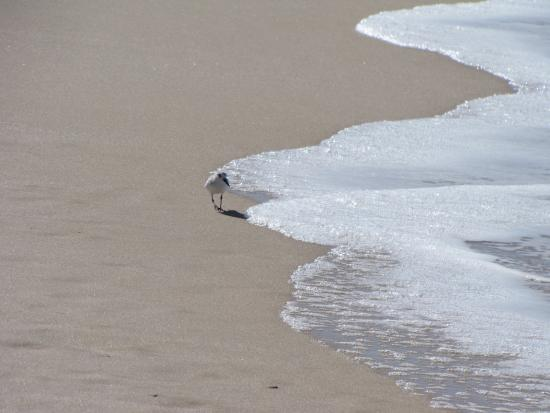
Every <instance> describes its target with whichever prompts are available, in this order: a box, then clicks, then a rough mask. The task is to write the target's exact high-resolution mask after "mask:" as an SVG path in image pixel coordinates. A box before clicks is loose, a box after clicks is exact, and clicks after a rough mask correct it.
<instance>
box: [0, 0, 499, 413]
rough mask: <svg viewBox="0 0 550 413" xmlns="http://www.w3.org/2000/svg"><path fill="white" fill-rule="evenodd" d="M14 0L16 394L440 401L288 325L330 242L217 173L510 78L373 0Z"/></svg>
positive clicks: (64, 400) (10, 308) (370, 407)
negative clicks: (388, 16) (468, 61)
mask: <svg viewBox="0 0 550 413" xmlns="http://www.w3.org/2000/svg"><path fill="white" fill-rule="evenodd" d="M420 3H422V4H425V3H426V2H418V1H404V0H399V1H392V2H388V3H387V4H384V7H385V8H388V9H392V8H403V7H411V6H412V5H415V4H420ZM431 3H436V2H431ZM4 7H5V9H6V10H4V13H2V14H0V16H1V17H0V21H2V24H3V27H5V31H6V44H7V45H8V46H10V47H9V48H8V47H6V48H4V49H3V51H2V52H1V53H4V54H5V55H3V57H2V59H1V60H0V61H1V62H2V69H3V70H2V73H4V74H5V75H4V76H3V78H2V79H1V81H2V85H3V89H4V90H5V96H6V97H5V99H4V102H3V103H0V108H1V110H2V113H3V114H4V122H3V124H2V125H1V129H0V133H1V137H2V140H3V141H4V142H5V143H6V144H5V147H6V151H5V152H4V154H3V158H2V160H3V162H4V165H5V171H6V172H5V177H4V191H5V193H6V196H5V197H4V199H3V201H2V202H3V203H2V206H3V210H4V211H5V215H4V219H3V224H4V227H5V232H4V234H3V236H2V238H1V242H2V246H3V247H4V248H3V250H4V251H6V253H5V256H4V258H3V259H2V261H1V264H2V270H3V271H2V273H3V274H5V275H4V277H5V285H6V286H7V287H6V289H5V291H4V292H3V296H2V298H3V300H2V304H1V307H0V309H1V310H2V311H3V312H4V314H5V318H4V321H3V324H2V331H3V335H2V339H1V345H2V346H3V349H4V352H3V356H2V363H3V366H4V367H5V370H4V371H5V374H4V376H3V377H4V378H3V379H2V381H1V383H2V391H1V392H0V394H1V395H2V400H3V401H2V402H0V407H1V408H3V409H4V408H5V409H7V410H10V411H41V412H43V411H59V410H78V411H98V410H99V409H106V410H108V411H120V412H124V411H133V412H140V411H143V412H151V411H159V412H162V411H171V410H173V409H174V408H179V409H184V411H196V412H199V411H201V412H204V411H302V412H309V411H311V412H314V411H392V412H406V411H415V412H419V411H433V409H431V408H430V407H429V405H428V399H427V398H426V397H423V396H415V395H411V394H408V393H405V392H404V391H402V390H401V389H399V388H398V387H397V386H396V385H395V383H394V381H393V380H391V379H390V378H389V377H385V376H383V375H381V374H379V373H377V372H376V371H373V370H372V369H370V368H369V367H368V366H366V365H362V364H359V363H357V362H354V361H352V360H350V359H348V358H347V357H345V356H344V355H342V354H340V353H336V352H335V351H333V350H332V349H330V348H328V347H325V346H321V345H319V343H317V342H316V341H314V340H313V339H312V338H311V337H309V336H308V335H305V334H299V333H297V332H295V331H294V330H292V329H291V328H290V327H289V326H288V325H286V324H285V323H284V322H283V321H282V320H281V319H280V311H281V308H282V306H283V305H284V303H285V302H286V301H287V299H288V298H289V297H290V294H291V290H290V289H291V287H290V285H289V283H288V277H289V276H290V274H291V273H292V272H293V271H294V269H295V268H296V267H297V266H298V265H300V264H303V263H306V262H310V261H311V260H313V259H314V258H315V257H317V256H319V255H322V254H323V251H326V248H324V247H320V246H317V245H311V244H305V243H299V242H297V241H294V240H290V239H288V238H286V237H284V236H282V235H281V234H278V233H275V232H273V231H265V230H259V229H258V228H257V227H255V226H252V225H249V224H247V223H246V222H243V220H240V219H231V218H230V217H227V216H223V215H220V214H216V213H214V211H212V209H211V206H210V200H209V198H208V196H207V194H206V192H205V191H204V189H203V188H202V183H203V182H204V180H205V179H206V176H207V173H208V171H209V170H212V169H215V168H216V166H219V165H223V164H224V163H225V162H228V161H230V160H231V159H236V158H239V157H242V156H247V155H250V154H254V153H259V152H262V151H265V150H277V149H285V148H289V147H298V146H307V145H314V144H317V143H318V142H319V139H325V138H328V137H329V136H330V135H332V134H333V133H335V132H337V131H338V130H341V129H343V128H345V127H349V126H352V125H353V124H358V123H364V122H369V121H374V120H383V119H384V120H397V119H403V118H409V117H423V116H432V115H433V113H434V112H436V113H439V112H445V111H447V110H448V109H450V108H451V107H453V106H454V105H456V104H457V102H462V101H463V100H467V99H472V98H475V97H481V96H483V95H487V94H493V93H497V92H499V91H501V92H504V91H507V90H509V88H508V86H507V83H505V82H504V81H502V80H500V79H497V78H495V77H494V76H492V75H489V74H487V73H484V72H481V71H479V70H476V69H473V68H468V67H465V66H462V65H460V64H458V63H456V62H454V61H451V60H450V59H448V58H445V57H443V56H440V55H437V54H435V53H429V52H422V51H418V50H412V49H411V50H406V49H403V48H400V47H397V46H392V45H389V44H386V43H383V42H381V41H378V40H374V39H370V38H367V37H365V36H363V35H360V34H359V33H356V32H355V31H354V27H355V24H356V23H357V22H359V20H360V19H362V18H364V17H366V16H367V15H368V14H371V13H374V12H377V11H379V10H378V7H377V5H376V4H366V5H365V4H363V5H359V4H357V3H356V2H354V1H348V2H344V3H339V4H338V5H334V4H332V2H329V1H327V2H321V3H316V4H315V6H311V5H309V4H308V3H307V2H305V1H304V2H299V3H296V2H289V3H288V4H277V5H274V4H271V3H265V4H264V3H258V2H254V1H243V2H241V3H239V7H224V8H220V7H218V5H217V3H216V2H209V1H205V2H201V3H200V4H185V5H181V3H180V2H177V1H167V2H165V3H163V4H162V7H158V6H154V5H151V4H149V3H148V2H130V1H127V2H119V3H117V4H115V5H110V3H105V4H101V3H97V4H87V3H85V2H73V3H71V4H70V5H67V4H65V5H64V4H61V3H59V4H57V3H52V4H49V5H44V4H42V3H40V2H36V3H26V4H13V5H9V6H4ZM213 22H215V24H213ZM348 23H349V27H348ZM22 28H23V29H25V30H22ZM250 33H255V36H251V35H250ZM228 39H230V40H228ZM403 68H406V70H403ZM224 201H225V202H224V204H225V205H227V207H228V208H230V209H232V210H237V211H244V210H245V209H246V208H248V206H250V205H251V204H252V202H251V201H249V200H245V199H242V198H240V197H239V198H237V197H234V196H233V197H232V196H229V197H227V199H224ZM21 386H24V391H21ZM274 386H276V388H273V387H274Z"/></svg>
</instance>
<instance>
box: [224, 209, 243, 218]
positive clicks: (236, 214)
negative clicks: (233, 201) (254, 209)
mask: <svg viewBox="0 0 550 413" xmlns="http://www.w3.org/2000/svg"><path fill="white" fill-rule="evenodd" d="M220 213H221V214H223V215H227V216H228V217H232V218H239V219H246V218H247V216H246V215H245V214H243V213H241V212H239V211H235V210H234V209H230V210H229V211H220Z"/></svg>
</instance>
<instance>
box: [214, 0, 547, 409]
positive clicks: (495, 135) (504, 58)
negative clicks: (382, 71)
mask: <svg viewBox="0 0 550 413" xmlns="http://www.w3.org/2000/svg"><path fill="white" fill-rule="evenodd" d="M356 29H357V30H358V31H359V32H361V33H363V34H365V35H367V36H373V37H376V38H379V39H381V40H384V41H388V42H392V43H396V44H398V45H402V46H407V47H415V48H420V49H427V50H432V51H436V52H439V53H442V54H445V55H448V56H450V57H451V58H453V59H456V60H458V61H460V62H463V63H465V64H468V65H473V66H477V67H479V68H482V69H484V70H487V71H489V72H492V73H494V74H497V75H499V76H502V77H504V78H506V79H508V80H509V82H510V83H511V84H512V85H513V87H514V89H515V93H513V94H510V95H501V96H493V97H489V98H485V99H478V100H474V101H470V102H465V103H463V104H462V105H460V106H459V107H457V108H456V109H454V110H453V111H451V112H448V113H446V114H444V115H441V116H436V117H432V118H425V119H414V120H405V121H397V122H375V123H366V124H363V125H358V126H352V127H350V128H347V129H344V130H342V131H340V132H339V133H337V134H336V135H334V136H332V137H330V138H329V139H327V140H325V141H323V142H321V143H320V144H319V145H318V146H313V147H307V148H301V149H294V150H284V151H277V152H266V153H261V154H258V155H253V156H250V157H247V158H244V159H238V160H235V161H232V162H230V163H229V164H228V165H226V166H225V167H224V168H225V170H226V171H228V172H229V174H230V177H231V179H232V181H233V182H236V185H235V186H236V187H237V189H238V190H239V191H246V192H249V193H261V194H264V195H265V194H268V195H269V196H267V197H265V196H264V197H263V199H264V200H265V202H263V203H260V204H258V205H256V206H254V207H252V208H250V209H249V211H248V215H249V219H248V220H249V221H250V222H251V223H253V224H256V225H261V226H266V227H268V228H271V229H274V230H277V231H280V232H282V233H283V234H286V235H288V236H290V237H293V238H296V239H299V240H303V241H309V242H315V243H319V244H323V245H328V246H331V247H332V250H331V251H330V253H329V254H327V255H326V256H323V257H320V258H318V259H317V260H315V261H314V262H313V263H310V264H307V265H304V266H302V267H300V268H298V269H297V270H296V271H295V272H294V274H292V282H293V284H294V294H293V299H292V300H291V301H290V302H288V303H287V304H286V306H285V308H284V310H283V311H282V317H283V319H284V320H285V321H286V322H287V323H288V324H290V325H291V326H292V327H294V328H296V329H298V330H303V331H308V332H309V333H310V334H312V335H313V336H314V337H316V338H317V339H319V340H320V341H322V342H325V343H327V344H329V345H331V346H333V347H335V348H336V349H338V350H340V351H344V352H346V353H349V354H350V355H351V356H352V357H355V358H357V359H359V360H363V361H365V362H366V363H368V364H369V365H371V366H373V367H375V368H380V369H383V370H384V371H385V372H387V374H389V375H391V376H394V377H395V379H396V381H397V383H398V384H399V385H400V386H402V387H404V388H406V389H410V390H411V391H415V392H423V393H428V394H429V395H430V396H431V397H432V398H433V402H432V403H433V405H434V406H440V407H451V408H455V409H458V410H461V411H469V412H470V411H471V412H496V411H502V412H517V411H525V412H531V411H532V412H535V411H536V412H540V411H550V2H549V1H546V0H544V1H537V0H517V1H516V0H514V1H511V0H490V1H486V2H483V3H468V4H457V5H436V6H427V7H417V8H415V9H412V10H402V11H395V12H387V13H381V14H378V15H375V16H371V17H369V18H367V19H364V20H363V21H361V22H360V23H359V24H358V25H357V28H356Z"/></svg>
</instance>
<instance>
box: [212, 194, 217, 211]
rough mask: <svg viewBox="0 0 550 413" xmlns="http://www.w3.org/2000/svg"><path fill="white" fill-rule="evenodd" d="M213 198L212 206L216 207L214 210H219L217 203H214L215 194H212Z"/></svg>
mask: <svg viewBox="0 0 550 413" xmlns="http://www.w3.org/2000/svg"><path fill="white" fill-rule="evenodd" d="M211 197H212V205H214V209H215V210H218V206H217V205H216V202H214V194H212V195H211Z"/></svg>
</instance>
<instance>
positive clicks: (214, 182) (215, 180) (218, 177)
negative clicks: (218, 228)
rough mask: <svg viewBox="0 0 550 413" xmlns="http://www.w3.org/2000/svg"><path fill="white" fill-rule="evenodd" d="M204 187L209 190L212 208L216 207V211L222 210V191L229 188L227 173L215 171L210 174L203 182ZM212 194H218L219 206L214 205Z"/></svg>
mask: <svg viewBox="0 0 550 413" xmlns="http://www.w3.org/2000/svg"><path fill="white" fill-rule="evenodd" d="M204 187H205V188H206V190H207V191H208V192H210V196H211V197H212V204H214V209H216V210H217V211H223V209H222V200H223V193H224V192H225V191H227V190H228V189H229V188H230V186H229V181H228V180H227V174H226V173H225V172H217V173H214V174H212V175H210V176H209V177H208V179H207V180H206V182H205V183H204ZM214 194H220V206H219V207H218V206H217V205H216V202H214Z"/></svg>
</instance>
